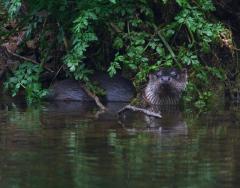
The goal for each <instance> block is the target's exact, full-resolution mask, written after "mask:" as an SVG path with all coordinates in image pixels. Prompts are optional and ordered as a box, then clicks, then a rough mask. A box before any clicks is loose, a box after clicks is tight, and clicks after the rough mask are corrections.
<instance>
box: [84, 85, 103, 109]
mask: <svg viewBox="0 0 240 188" xmlns="http://www.w3.org/2000/svg"><path fill="white" fill-rule="evenodd" d="M81 87H82V89H83V90H84V91H85V92H86V93H87V94H88V96H89V97H91V98H93V99H94V101H95V102H96V104H97V105H98V107H99V108H101V109H102V110H107V108H106V107H105V106H104V105H103V104H102V103H101V101H100V100H99V98H98V96H97V95H95V94H94V93H92V92H91V91H89V89H87V87H85V86H84V85H82V84H81Z"/></svg>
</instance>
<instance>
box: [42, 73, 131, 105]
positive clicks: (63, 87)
mask: <svg viewBox="0 0 240 188" xmlns="http://www.w3.org/2000/svg"><path fill="white" fill-rule="evenodd" d="M92 80H93V81H97V82H98V84H99V86H100V87H101V88H103V89H104V90H105V93H106V94H105V96H103V97H101V101H103V102H129V101H131V99H132V98H133V97H134V96H135V88H134V86H133V84H132V82H131V81H130V80H128V79H126V78H124V77H122V76H120V75H116V76H114V77H113V78H111V77H110V76H108V75H107V74H104V73H96V74H95V75H94V76H93V77H92ZM81 86H82V83H80V82H79V81H76V80H71V79H66V80H61V81H57V82H55V83H54V84H53V85H52V86H51V87H50V88H49V94H48V95H47V97H46V98H45V100H48V101H86V102H90V101H93V99H92V98H91V97H89V96H88V95H87V94H86V93H85V91H84V90H83V89H82V87H81Z"/></svg>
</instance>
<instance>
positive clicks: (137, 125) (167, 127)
mask: <svg viewBox="0 0 240 188" xmlns="http://www.w3.org/2000/svg"><path fill="white" fill-rule="evenodd" d="M154 108H155V109H154V111H161V114H162V118H156V117H151V116H148V115H145V114H142V113H131V112H126V113H125V114H124V115H123V116H121V118H120V119H119V123H120V124H121V125H122V127H123V128H124V129H125V130H126V131H127V132H128V133H129V134H135V133H137V132H152V133H157V134H161V135H162V134H164V135H168V136H171V135H173V136H176V135H187V133H188V131H187V130H188V129H187V124H186V122H185V120H184V118H183V115H182V112H181V111H180V109H179V108H178V107H177V106H173V105H172V106H155V107H154ZM156 108H158V109H156Z"/></svg>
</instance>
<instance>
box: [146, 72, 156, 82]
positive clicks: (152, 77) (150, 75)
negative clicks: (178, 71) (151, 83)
mask: <svg viewBox="0 0 240 188" xmlns="http://www.w3.org/2000/svg"><path fill="white" fill-rule="evenodd" d="M148 78H149V80H156V79H157V76H156V75H155V74H151V73H150V74H149V75H148Z"/></svg>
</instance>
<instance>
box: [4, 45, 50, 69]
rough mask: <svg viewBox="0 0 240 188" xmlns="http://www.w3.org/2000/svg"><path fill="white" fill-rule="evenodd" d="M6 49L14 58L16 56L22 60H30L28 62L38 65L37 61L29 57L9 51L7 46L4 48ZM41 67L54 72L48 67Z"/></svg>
mask: <svg viewBox="0 0 240 188" xmlns="http://www.w3.org/2000/svg"><path fill="white" fill-rule="evenodd" d="M6 50H7V52H8V53H9V54H11V55H12V56H14V57H16V58H18V59H22V60H25V61H30V62H32V63H34V64H38V65H39V63H38V62H37V61H34V60H33V59H30V58H27V57H24V56H21V55H18V54H16V53H14V52H11V51H10V50H8V49H7V48H6ZM43 68H44V69H46V70H48V71H49V72H54V71H53V70H51V69H49V68H48V67H45V66H43Z"/></svg>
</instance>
